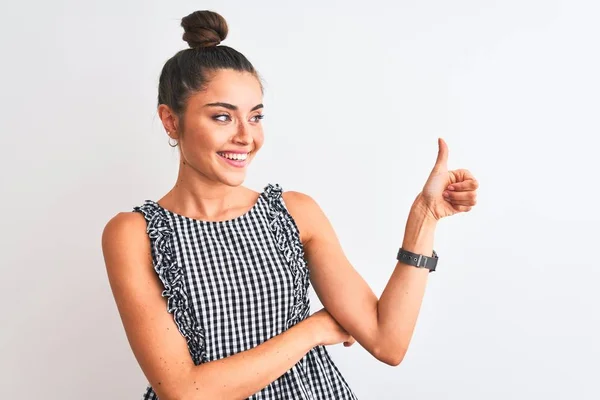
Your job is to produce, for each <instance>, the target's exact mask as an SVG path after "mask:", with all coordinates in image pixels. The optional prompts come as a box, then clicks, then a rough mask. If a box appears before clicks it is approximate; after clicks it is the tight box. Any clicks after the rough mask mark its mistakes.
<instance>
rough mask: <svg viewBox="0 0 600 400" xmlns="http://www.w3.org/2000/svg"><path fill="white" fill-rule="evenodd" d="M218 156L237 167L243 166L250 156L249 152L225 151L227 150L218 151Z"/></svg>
mask: <svg viewBox="0 0 600 400" xmlns="http://www.w3.org/2000/svg"><path fill="white" fill-rule="evenodd" d="M217 154H218V155H219V157H220V158H221V159H222V160H223V161H225V162H226V163H227V164H229V165H231V166H234V167H237V168H243V167H245V166H246V164H247V163H248V160H249V158H250V153H227V152H218V153H217Z"/></svg>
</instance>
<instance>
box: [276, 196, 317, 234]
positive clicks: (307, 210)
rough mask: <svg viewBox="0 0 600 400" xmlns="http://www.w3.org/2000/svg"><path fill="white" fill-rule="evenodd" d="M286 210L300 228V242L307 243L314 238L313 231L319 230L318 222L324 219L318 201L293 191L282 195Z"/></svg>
mask: <svg viewBox="0 0 600 400" xmlns="http://www.w3.org/2000/svg"><path fill="white" fill-rule="evenodd" d="M281 196H282V197H283V201H284V202H285V205H286V208H287V209H288V211H289V213H290V214H291V216H292V218H294V221H295V222H296V225H297V226H298V230H299V231H300V241H301V242H302V243H307V242H308V241H309V240H310V238H311V237H312V234H313V230H314V229H315V228H317V229H318V226H316V225H315V224H318V222H319V221H320V220H321V219H322V216H323V211H322V210H321V207H319V204H318V203H317V202H316V200H315V199H314V198H313V197H311V196H310V195H308V194H306V193H303V192H297V191H293V190H289V191H285V192H283V193H282V194H281Z"/></svg>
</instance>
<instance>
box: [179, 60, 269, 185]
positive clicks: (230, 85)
mask: <svg viewBox="0 0 600 400" xmlns="http://www.w3.org/2000/svg"><path fill="white" fill-rule="evenodd" d="M262 100H263V94H262V90H261V86H260V83H259V81H258V79H257V78H256V77H255V76H254V75H252V74H250V73H248V72H239V71H234V70H230V69H225V70H219V71H217V72H216V73H213V74H212V75H211V76H210V83H209V84H208V87H207V88H206V90H204V91H202V92H199V93H195V94H193V95H192V96H191V97H190V98H189V99H188V102H187V108H186V110H185V114H184V116H183V119H184V121H183V132H181V124H179V125H178V134H179V135H178V140H179V147H180V151H181V161H182V165H181V168H191V169H193V170H194V171H195V172H197V173H199V174H200V175H203V176H204V177H206V178H208V179H209V180H211V181H215V182H221V183H224V184H226V185H229V186H239V185H241V184H242V183H243V181H244V179H245V177H246V169H247V167H248V164H249V163H250V162H251V161H252V159H254V157H255V155H256V153H257V152H258V150H259V149H260V148H261V147H262V144H263V141H264V136H263V128H262V123H261V118H262V108H263V106H262ZM188 172H191V171H188Z"/></svg>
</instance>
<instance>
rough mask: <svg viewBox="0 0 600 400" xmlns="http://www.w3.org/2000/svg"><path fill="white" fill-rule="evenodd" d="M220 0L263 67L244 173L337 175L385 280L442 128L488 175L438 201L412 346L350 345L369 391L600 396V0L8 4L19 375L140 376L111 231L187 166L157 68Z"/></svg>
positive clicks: (105, 387) (11, 384)
mask: <svg viewBox="0 0 600 400" xmlns="http://www.w3.org/2000/svg"><path fill="white" fill-rule="evenodd" d="M198 9H210V10H213V11H217V12H219V13H221V14H222V15H223V16H224V17H225V18H226V20H227V21H228V23H229V27H230V34H229V37H228V38H227V39H226V40H225V41H224V42H223V44H226V45H229V46H232V47H234V48H235V49H237V50H239V51H241V52H242V53H244V54H245V55H246V56H247V57H248V58H249V59H250V61H251V62H252V63H253V64H254V65H255V67H256V68H257V69H258V71H259V73H260V74H261V75H262V76H263V78H264V83H265V90H266V92H265V99H264V103H265V110H264V111H265V116H266V118H265V120H264V125H265V135H266V142H265V146H264V147H263V149H262V150H261V153H260V154H258V155H257V158H256V159H255V161H254V163H253V164H252V165H251V166H250V170H249V173H248V178H247V181H246V182H245V185H246V186H248V187H251V188H253V189H255V190H257V191H258V190H260V189H262V188H263V187H264V186H265V185H266V184H267V183H268V182H271V183H279V184H281V185H282V187H283V188H284V190H297V191H303V192H305V193H307V194H309V195H311V196H312V197H313V198H315V199H316V200H317V201H318V202H319V204H320V205H321V207H322V208H323V209H324V210H325V212H326V214H327V215H328V217H329V219H330V220H331V222H332V223H333V226H334V228H335V229H336V232H337V234H338V236H339V238H340V240H341V242H342V246H343V247H344V249H345V251H346V254H347V256H348V258H349V259H350V261H351V262H352V264H353V265H354V267H355V268H356V269H357V270H358V271H359V272H360V274H361V275H362V276H363V277H364V278H365V279H366V280H367V282H368V283H369V284H370V285H371V287H372V288H373V290H374V291H375V292H376V293H377V294H378V295H379V294H381V291H382V290H383V288H384V286H385V284H386V282H387V280H388V278H389V276H390V275H391V273H392V269H393V267H394V266H395V255H396V252H397V249H398V247H399V246H400V245H401V243H402V237H403V233H404V227H405V222H406V217H407V215H408V210H409V208H410V205H411V202H412V201H413V199H414V197H415V196H416V194H417V193H418V192H419V191H420V189H421V187H422V185H423V184H424V182H425V180H426V178H427V176H428V174H429V172H430V170H431V168H432V167H433V165H434V162H435V159H436V155H437V142H436V140H437V137H438V136H441V137H443V138H444V139H445V140H446V142H447V143H448V146H449V150H450V152H449V168H450V169H457V168H467V169H469V170H470V171H471V172H472V173H473V174H474V175H475V177H476V178H477V179H478V180H479V182H480V189H479V191H478V193H479V194H478V204H477V206H476V207H475V208H474V209H473V210H472V211H471V212H470V213H465V214H459V215H455V216H453V217H450V218H447V219H443V220H442V221H440V223H439V224H438V229H437V231H436V236H435V243H434V248H435V249H436V251H437V252H438V253H439V255H440V261H439V266H438V271H437V272H435V273H434V274H432V275H431V276H430V279H429V284H428V287H427V292H426V295H425V299H424V302H423V306H422V309H421V314H420V316H419V320H418V323H417V327H416V330H415V333H414V338H413V341H412V343H411V346H410V348H409V351H408V353H407V355H406V357H405V359H404V361H403V363H402V364H401V365H400V366H398V367H390V366H387V365H385V364H382V363H380V362H378V361H377V360H376V359H374V358H372V357H371V356H370V354H369V353H367V352H366V351H365V350H364V349H362V348H361V347H360V345H358V344H356V345H355V346H352V347H351V348H345V347H343V346H342V345H337V346H330V347H329V348H328V349H329V350H330V352H331V354H332V357H333V358H334V360H335V362H336V364H337V365H338V367H339V369H340V370H341V371H342V373H343V374H344V376H345V377H346V379H347V380H348V382H349V383H350V385H351V387H352V388H353V390H354V391H355V392H356V394H357V395H358V398H359V399H361V400H371V399H413V400H433V399H436V400H437V399H460V400H467V399H473V400H475V399H477V400H481V399H486V400H496V399H498V400H500V399H502V400H505V399H532V398H536V399H541V398H543V399H578V400H579V399H598V398H600V386H598V385H599V384H598V383H597V382H598V381H597V380H596V378H598V375H599V373H600V361H599V360H600V344H599V343H598V337H600V313H599V312H598V306H599V305H600V295H599V291H598V282H599V281H600V270H599V267H600V262H599V261H598V257H597V254H596V252H597V250H598V249H599V248H600V246H598V239H599V236H600V235H599V234H598V228H597V226H598V225H597V224H598V222H599V220H600V217H599V214H598V211H597V207H598V195H599V194H600V190H599V189H598V181H599V179H598V174H599V172H600V168H598V147H599V144H600V141H599V140H598V135H599V134H600V122H599V119H598V111H599V109H600V96H599V93H600V74H599V73H598V71H600V56H599V52H598V39H599V38H600V25H598V15H599V13H600V6H599V5H598V3H597V2H594V1H592V0H590V1H579V0H560V1H553V0H549V1H533V0H518V1H517V0H508V1H507V0H504V1H499V0H498V1H491V0H480V1H474V0H469V1H467V0H460V1H453V2H446V1H440V0H438V1H432V0H428V1H421V2H416V1H411V2H406V1H405V2H392V1H369V2H364V1H360V2H359V1H344V2H341V1H340V2H334V1H303V2H282V1H253V2H246V1H235V2H234V1H228V2H223V1H220V2H219V1H203V2H197V1H195V2H194V1H169V2H167V1H127V0H122V1H102V2H81V1H52V2H44V1H23V2H11V3H10V4H8V3H5V4H3V5H2V12H0V43H1V46H2V47H1V48H2V63H1V64H2V66H1V67H0V68H1V73H0V80H1V88H2V96H1V97H0V98H1V100H0V101H1V102H2V118H0V128H1V129H0V131H1V132H2V142H3V145H2V147H1V148H0V152H1V153H0V155H1V157H0V166H1V168H2V174H1V186H0V187H1V188H2V191H3V193H4V194H3V195H2V204H1V210H2V223H1V226H2V230H1V233H0V235H2V237H1V241H0V243H1V246H2V249H1V254H2V261H1V262H0V265H1V273H2V290H0V296H1V300H2V304H3V306H4V311H3V312H2V313H0V388H1V390H2V397H4V398H9V399H32V400H33V399H88V400H94V399H124V400H125V399H135V398H140V397H141V394H142V392H143V390H144V389H145V386H146V379H145V377H144V376H143V374H142V372H141V370H140V369H139V367H138V365H137V363H136V361H135V358H134V356H133V354H132V352H131V350H130V348H129V345H128V342H127V340H126V337H125V333H124V330H123V328H122V325H121V322H120V319H119V316H118V312H117V309H116V306H115V303H114V300H113V298H112V293H111V291H110V287H109V285H108V280H107V277H106V272H105V267H104V261H103V258H102V252H101V246H100V237H101V233H102V229H103V228H104V225H105V224H106V222H107V221H108V220H109V219H110V218H111V217H112V216H113V215H115V214H116V213H118V212H120V211H131V209H132V208H133V207H134V206H136V205H139V204H141V203H142V202H143V201H144V200H145V199H155V200H156V199H158V198H160V197H161V196H162V195H163V194H165V193H166V192H167V191H168V190H169V189H170V188H171V186H172V185H173V183H174V182H175V178H176V174H177V162H178V155H177V150H176V149H171V148H170V147H169V146H168V144H167V136H166V135H165V133H164V129H163V128H162V125H161V123H160V120H159V119H158V117H157V115H156V112H155V109H156V96H157V83H158V76H159V73H160V70H161V68H162V66H163V64H164V62H165V61H166V60H167V59H168V58H169V57H171V56H172V55H173V54H175V52H176V51H178V50H180V49H183V48H185V47H186V46H187V44H186V43H185V42H183V40H181V35H182V33H183V29H182V28H181V27H180V26H179V23H180V19H181V17H183V16H185V15H187V14H189V13H190V12H193V11H195V10H198ZM310 293H311V301H312V311H313V312H314V311H316V310H318V309H320V308H321V305H320V303H319V301H318V298H316V296H315V295H314V292H313V291H312V288H311V292H310Z"/></svg>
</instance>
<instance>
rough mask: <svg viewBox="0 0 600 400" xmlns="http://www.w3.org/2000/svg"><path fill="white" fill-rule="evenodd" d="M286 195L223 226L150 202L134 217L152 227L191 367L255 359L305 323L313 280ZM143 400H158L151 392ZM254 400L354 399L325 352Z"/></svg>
mask: <svg viewBox="0 0 600 400" xmlns="http://www.w3.org/2000/svg"><path fill="white" fill-rule="evenodd" d="M281 193H282V188H281V186H280V185H279V184H275V185H272V184H268V185H267V186H266V187H265V188H264V190H263V191H262V192H261V193H260V196H259V198H258V200H257V202H256V204H255V205H254V206H253V207H252V208H251V209H250V210H249V211H247V212H246V213H245V214H243V215H241V216H239V217H236V218H234V219H230V220H226V221H202V220H197V219H193V218H189V217H185V216H182V215H179V214H176V213H174V212H172V211H169V210H167V209H165V208H163V207H161V206H160V205H159V204H158V203H157V202H155V201H152V200H146V201H145V202H144V204H143V205H141V206H138V207H134V209H133V210H134V211H137V212H140V213H142V214H143V215H144V217H145V219H146V222H147V233H148V235H149V238H150V243H151V248H152V259H153V264H154V269H155V271H156V273H157V274H158V277H159V278H160V280H161V282H162V284H163V286H164V291H163V292H162V296H163V297H165V298H166V299H167V310H165V311H168V312H169V313H171V314H173V318H174V320H175V323H176V325H177V328H178V329H179V332H180V333H181V334H182V335H183V336H184V337H185V339H186V340H187V344H188V349H189V352H190V356H191V358H192V360H193V362H194V364H196V365H198V364H200V363H204V362H209V361H213V360H218V359H221V358H224V357H228V356H231V355H233V354H236V353H238V352H241V351H244V350H248V349H251V348H253V347H255V346H257V345H259V344H261V343H262V342H264V341H266V340H268V339H270V338H272V337H274V336H276V335H278V334H280V333H282V332H284V331H285V330H286V329H288V328H290V327H291V326H293V325H295V324H296V323H298V322H299V321H302V320H304V319H305V318H307V317H308V315H309V311H310V304H309V298H308V295H307V291H308V289H309V286H310V281H309V271H308V268H307V265H306V261H305V259H304V250H303V247H302V243H301V242H300V237H299V231H298V227H297V225H296V223H295V221H294V219H293V218H292V216H291V214H290V213H289V212H288V210H287V208H286V205H285V203H284V201H283V197H282V196H281ZM200 389H201V388H200ZM143 399H144V400H156V399H158V396H157V395H156V393H155V392H154V390H153V389H152V387H151V386H150V385H148V387H147V388H146V391H145V393H144V394H143ZM248 399H252V400H258V399H264V400H279V399H302V400H322V399H336V400H343V399H353V400H356V399H357V398H356V395H355V394H354V393H353V391H352V390H351V389H350V387H349V386H348V384H347V382H346V380H345V379H344V377H343V376H342V374H341V373H340V371H339V370H338V368H337V367H336V365H335V364H334V362H333V360H332V359H331V357H330V355H329V353H328V352H327V349H326V348H325V347H324V346H316V347H314V348H312V349H311V350H310V351H309V352H308V353H307V354H306V355H305V356H304V357H303V358H302V359H301V360H300V361H298V362H297V363H296V364H295V365H294V366H293V367H292V368H290V369H289V370H288V371H287V372H285V373H284V374H283V375H281V376H280V377H279V378H277V379H276V380H275V381H273V382H272V383H270V384H269V385H267V386H266V387H264V388H263V389H262V390H260V391H258V392H257V393H255V394H253V395H252V396H250V397H248Z"/></svg>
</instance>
